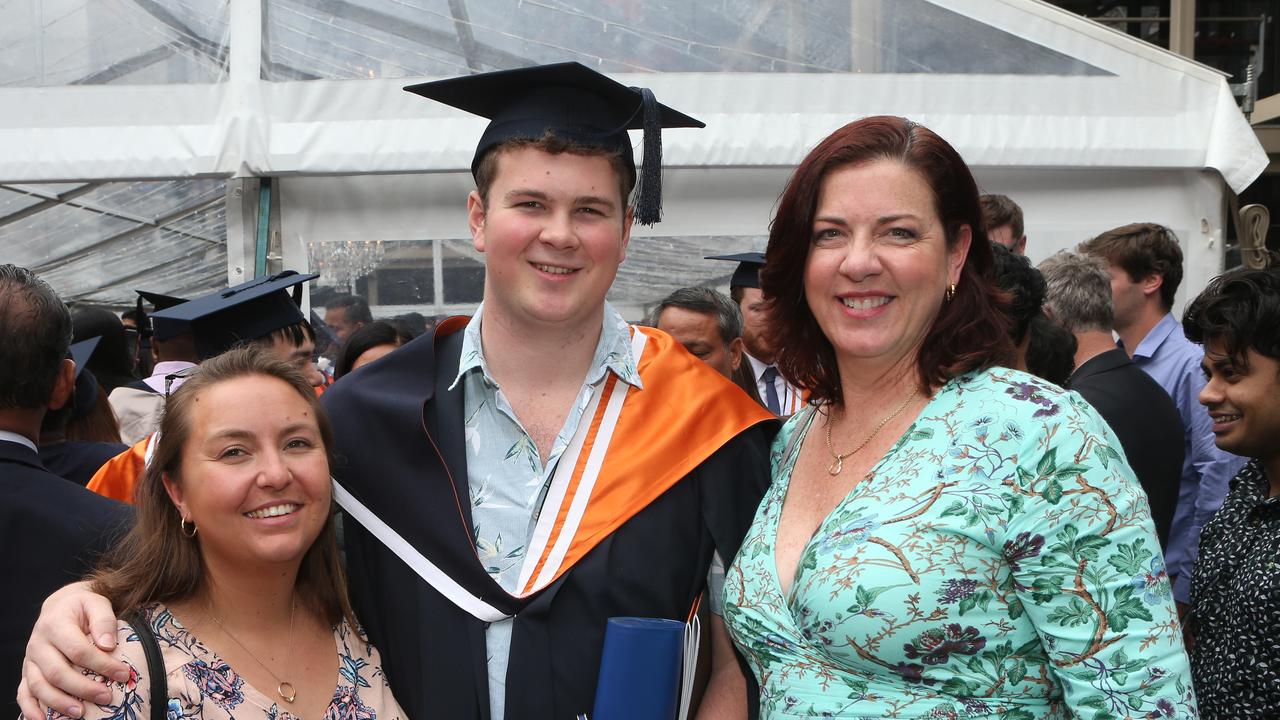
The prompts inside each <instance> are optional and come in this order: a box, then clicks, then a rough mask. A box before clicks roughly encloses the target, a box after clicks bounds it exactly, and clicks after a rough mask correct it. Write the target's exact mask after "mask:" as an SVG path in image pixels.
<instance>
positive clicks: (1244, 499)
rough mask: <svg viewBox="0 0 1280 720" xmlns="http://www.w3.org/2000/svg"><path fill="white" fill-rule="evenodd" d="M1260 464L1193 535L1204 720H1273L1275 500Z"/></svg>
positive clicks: (1278, 506) (1194, 623)
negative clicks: (1197, 549) (1196, 544)
mask: <svg viewBox="0 0 1280 720" xmlns="http://www.w3.org/2000/svg"><path fill="white" fill-rule="evenodd" d="M1270 493H1271V481H1270V480H1269V479H1268V478H1267V471H1266V469H1265V468H1264V467H1263V465H1262V462H1261V461H1260V460H1252V461H1250V462H1249V464H1247V465H1245V466H1244V469H1243V470H1241V471H1240V473H1239V474H1238V475H1236V477H1235V479H1233V480H1232V481H1231V492H1230V494H1229V495H1227V501H1226V502H1225V503H1223V504H1222V509H1221V510H1219V511H1218V513H1217V514H1216V515H1214V516H1213V519H1212V520H1210V521H1209V523H1208V525H1206V526H1205V528H1204V532H1203V533H1202V534H1201V535H1200V557H1199V559H1198V560H1196V569H1195V577H1194V579H1193V580H1192V585H1191V607H1192V610H1191V613H1192V615H1191V617H1192V620H1191V622H1190V625H1191V627H1192V628H1193V629H1194V630H1195V636H1196V643H1195V652H1194V653H1193V654H1192V656H1191V660H1192V662H1191V667H1192V670H1193V671H1194V674H1195V679H1196V688H1197V689H1198V691H1199V693H1200V705H1201V706H1202V708H1203V711H1204V716H1205V717H1206V718H1214V719H1215V720H1217V719H1218V718H1221V719H1222V720H1234V719H1235V718H1276V717H1280V497H1270Z"/></svg>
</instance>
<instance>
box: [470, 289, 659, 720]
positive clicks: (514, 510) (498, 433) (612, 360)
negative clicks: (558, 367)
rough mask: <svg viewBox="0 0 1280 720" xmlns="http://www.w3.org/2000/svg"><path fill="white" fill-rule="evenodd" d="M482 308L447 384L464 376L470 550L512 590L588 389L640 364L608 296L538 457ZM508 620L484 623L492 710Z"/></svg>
mask: <svg viewBox="0 0 1280 720" xmlns="http://www.w3.org/2000/svg"><path fill="white" fill-rule="evenodd" d="M483 312H484V306H483V304H482V305H481V306H480V307H479V308H477V309H476V313H475V315H473V316H472V317H471V321H470V322H469V323H468V324H467V327H466V329H465V330H463V333H464V334H463V338H462V356H461V359H460V361H459V367H458V376H457V378H456V379H455V380H454V382H453V385H452V386H450V389H452V388H453V387H456V386H457V384H458V383H463V414H464V421H465V428H464V432H465V437H466V443H467V484H468V485H469V486H470V494H471V519H472V523H473V524H474V532H475V546H476V551H477V553H478V554H479V556H480V562H481V563H483V564H484V566H485V568H486V569H487V570H488V572H489V575H491V576H492V577H493V579H494V580H495V581H496V582H497V583H498V584H499V585H501V586H502V588H503V589H505V590H507V591H508V592H515V590H516V585H517V584H518V583H519V581H520V568H521V564H522V563H523V562H524V555H525V547H526V545H527V543H528V539H529V537H530V536H531V535H532V534H533V528H534V526H535V525H536V524H537V522H538V512H539V510H541V508H542V500H543V497H544V496H545V495H546V492H547V488H548V487H549V486H550V485H551V478H552V476H553V475H554V473H555V470H556V462H557V461H558V460H559V459H560V455H561V454H563V453H564V451H565V448H567V447H568V446H569V443H570V442H571V441H572V440H573V435H574V433H575V432H577V429H578V421H579V420H580V419H581V418H582V413H583V411H584V410H585V409H586V408H587V405H589V404H590V402H591V393H592V391H593V390H594V389H595V386H596V385H597V384H599V383H602V382H604V380H605V377H606V374H607V373H610V372H612V373H613V374H615V375H617V376H618V379H619V380H620V381H622V382H625V383H627V384H629V385H632V386H635V387H640V372H639V370H638V368H637V366H636V360H635V358H633V357H632V356H631V330H630V328H629V327H628V326H627V323H626V321H625V320H623V319H622V316H621V315H618V313H617V312H615V311H614V310H613V308H612V307H610V306H609V305H608V304H606V305H605V309H604V327H603V329H602V331H601V333H600V341H599V342H598V343H597V344H596V351H595V356H594V357H593V358H592V359H591V367H590V369H589V370H587V377H586V379H585V381H584V382H583V384H582V388H581V389H580V390H579V391H578V397H577V399H576V400H575V401H574V403H573V406H572V407H571V408H570V410H569V415H568V417H566V418H565V421H564V426H563V427H562V428H561V429H560V433H559V434H558V435H557V436H556V439H555V441H554V443H553V444H552V448H551V453H550V455H549V456H548V457H547V461H546V462H545V463H543V462H542V460H541V458H539V456H538V448H537V446H536V445H535V444H534V442H533V438H532V437H530V435H529V433H528V431H526V430H525V428H524V426H523V425H521V424H520V421H519V420H518V419H517V418H516V413H515V410H513V409H512V407H511V403H510V402H508V401H507V398H506V396H504V395H503V394H502V388H500V387H498V383H497V381H496V380H494V379H493V375H492V374H491V373H490V372H489V366H488V363H486V362H485V357H484V351H483V349H482V347H481V340H480V324H481V322H482V315H483ZM512 622H513V621H512V620H510V619H508V620H502V621H499V622H495V623H490V624H489V626H488V627H487V629H486V630H485V646H486V655H487V660H488V663H487V665H488V671H489V705H490V712H491V714H490V717H494V718H501V717H503V708H504V705H505V698H506V692H505V690H506V680H507V659H508V655H509V652H510V649H511V624H512Z"/></svg>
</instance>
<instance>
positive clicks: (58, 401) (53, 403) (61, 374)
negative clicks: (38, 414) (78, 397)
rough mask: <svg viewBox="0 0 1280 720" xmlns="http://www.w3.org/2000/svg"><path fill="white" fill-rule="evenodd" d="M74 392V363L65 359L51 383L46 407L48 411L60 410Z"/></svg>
mask: <svg viewBox="0 0 1280 720" xmlns="http://www.w3.org/2000/svg"><path fill="white" fill-rule="evenodd" d="M75 390H76V362H75V361H74V360H72V359H70V358H66V359H64V360H63V361H62V363H61V364H59V365H58V375H57V377H56V378H54V381H53V392H51V393H49V402H48V403H47V407H48V408H49V409H50V410H61V409H62V408H63V407H66V405H67V403H68V402H70V401H71V395H72V394H73V393H74V392H75Z"/></svg>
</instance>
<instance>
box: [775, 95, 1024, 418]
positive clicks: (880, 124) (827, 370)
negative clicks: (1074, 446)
mask: <svg viewBox="0 0 1280 720" xmlns="http://www.w3.org/2000/svg"><path fill="white" fill-rule="evenodd" d="M876 160H896V161H898V162H901V163H903V164H904V165H906V166H907V167H909V168H911V169H913V170H915V171H917V172H919V173H920V174H921V175H922V176H923V177H924V178H925V179H926V181H927V182H928V183H929V187H930V188H931V189H932V190H933V196H934V202H935V210H936V211H937V214H938V218H939V219H940V220H941V222H942V225H943V227H944V228H945V232H946V240H947V246H948V247H952V246H953V245H954V244H955V243H956V242H957V241H958V239H959V235H960V229H961V227H962V226H965V225H968V226H969V227H970V228H971V231H972V233H973V241H972V242H970V244H969V254H968V257H967V258H966V260H965V263H964V266H963V268H962V269H961V272H960V282H958V283H956V291H955V296H954V297H953V298H952V299H951V301H950V302H947V303H945V304H944V305H943V306H942V309H941V310H940V311H939V312H938V315H937V317H935V318H934V320H933V325H932V326H931V327H930V328H929V333H928V335H927V336H926V338H925V341H924V345H923V346H922V347H921V348H920V356H919V358H918V359H917V370H918V373H919V381H920V382H921V383H923V384H924V385H925V386H926V387H934V386H938V385H942V384H944V383H945V382H947V381H948V380H949V379H951V378H952V377H954V376H956V375H959V374H961V373H964V372H968V371H969V370H973V369H976V368H981V367H988V366H990V365H995V364H998V363H999V362H1000V361H1001V360H1002V359H1004V358H1006V357H1008V356H1009V355H1010V353H1012V351H1013V348H1012V342H1011V341H1010V340H1009V333H1008V320H1006V319H1005V317H1004V312H1003V310H1004V306H1005V304H1006V299H1005V295H1004V294H1003V293H1002V292H1001V291H1000V290H999V289H998V288H996V287H995V285H994V284H993V282H992V277H993V271H992V265H993V260H992V255H991V244H990V243H987V242H981V239H982V238H984V237H986V233H985V230H984V226H983V224H982V211H981V209H980V208H979V206H978V186H977V183H975V182H974V180H973V175H972V173H970V172H969V168H968V166H967V165H965V163H964V160H962V159H961V158H960V154H959V153H957V152H956V151H955V149H954V148H952V147H951V146H950V145H949V144H947V141H946V140H943V139H942V138H941V137H939V136H938V135H937V134H936V133H934V132H933V131H932V130H929V129H928V128H926V127H923V126H921V125H917V124H916V123H913V122H911V121H910V120H907V119H906V118H900V117H891V116H878V117H869V118H863V119H862V120H858V121H856V122H852V123H850V124H848V125H845V126H844V127H842V128H840V129H839V130H837V131H835V132H834V133H832V134H831V135H829V136H828V137H827V138H826V139H825V140H823V141H822V142H820V143H818V146H817V147H815V148H814V149H813V150H812V151H810V152H809V155H808V156H807V157H805V159H804V160H803V161H802V162H801V163H800V165H799V166H798V167H797V168H796V171H795V174H793V175H792V176H791V179H790V180H789V181H788V182H787V187H786V189H785V190H783V192H782V197H781V198H780V199H779V201H778V212H777V214H776V215H775V216H774V218H773V223H772V225H771V226H770V228H769V247H768V250H767V251H766V252H765V265H764V270H763V271H762V272H761V274H760V284H761V288H762V290H763V291H764V295H765V297H766V298H767V299H768V313H769V326H770V329H769V332H770V334H771V336H772V337H771V344H772V345H773V347H776V348H779V350H778V360H777V362H778V367H779V369H780V370H781V371H782V374H783V375H785V376H786V377H787V378H788V379H790V380H792V381H793V382H795V383H796V384H798V385H800V386H801V387H803V388H805V389H806V390H808V391H809V393H810V396H811V398H812V399H813V400H814V401H825V402H831V403H836V404H838V403H840V402H841V400H842V395H841V392H840V371H839V368H838V367H837V364H836V357H835V348H833V347H832V345H831V342H830V341H829V340H828V339H827V338H826V336H825V335H823V334H822V328H821V327H819V325H818V321H817V320H816V319H815V318H814V316H813V312H812V311H811V310H810V309H809V305H808V303H807V302H806V301H805V296H804V268H805V262H806V261H807V260H808V257H809V249H810V238H811V236H812V234H813V217H814V213H816V212H817V206H818V193H819V190H820V189H821V186H822V181H823V179H824V178H825V177H826V176H827V175H828V174H829V173H831V172H832V171H834V170H837V169H839V168H842V167H847V166H850V165H858V164H862V163H868V162H873V161H876Z"/></svg>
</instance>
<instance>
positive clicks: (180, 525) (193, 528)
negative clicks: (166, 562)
mask: <svg viewBox="0 0 1280 720" xmlns="http://www.w3.org/2000/svg"><path fill="white" fill-rule="evenodd" d="M187 525H188V523H187V519H186V518H185V517H183V518H182V519H181V520H179V521H178V529H179V530H181V531H182V534H183V535H186V536H187V537H189V538H193V537H195V536H196V533H198V532H200V528H198V527H196V524H195V523H190V526H191V532H187Z"/></svg>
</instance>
